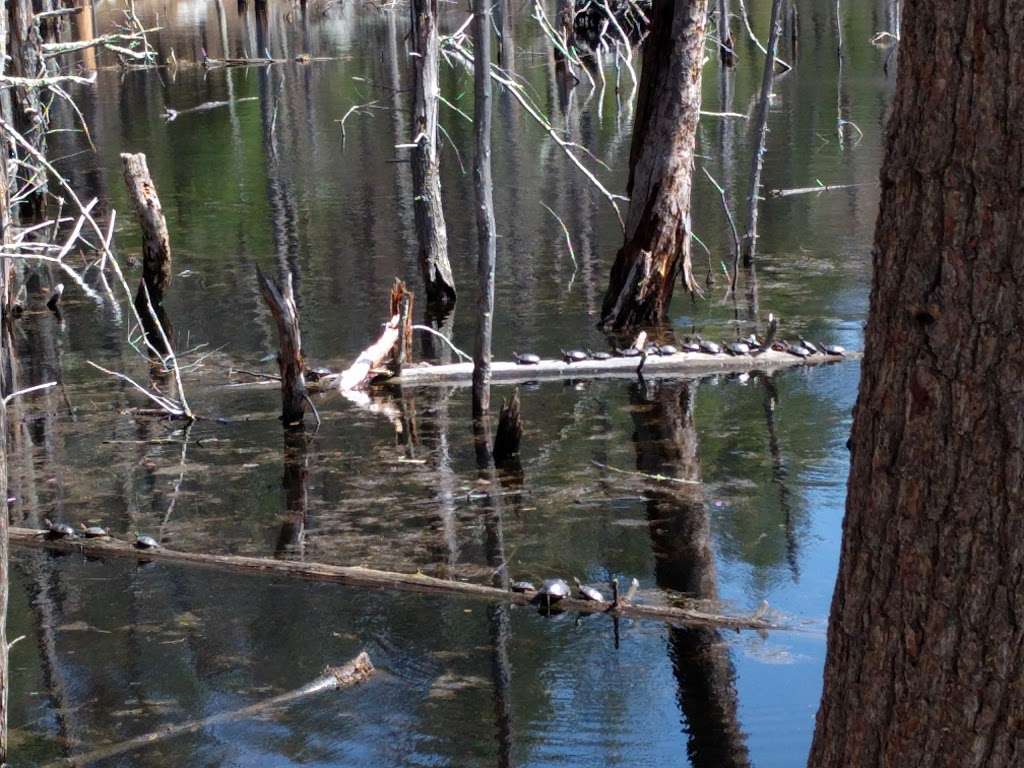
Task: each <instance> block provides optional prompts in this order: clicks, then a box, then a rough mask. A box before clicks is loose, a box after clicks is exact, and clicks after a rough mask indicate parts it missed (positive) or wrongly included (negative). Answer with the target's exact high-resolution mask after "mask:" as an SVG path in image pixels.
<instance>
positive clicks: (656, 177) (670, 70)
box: [601, 0, 707, 328]
mask: <svg viewBox="0 0 1024 768" xmlns="http://www.w3.org/2000/svg"><path fill="white" fill-rule="evenodd" d="M652 14H653V17H652V19H651V34H650V36H649V37H648V38H647V42H646V43H645V44H644V58H643V72H642V74H641V76H640V89H639V90H640V92H639V97H638V101H637V110H636V124H635V126H634V128H633V145H632V150H631V152H630V162H629V184H628V187H627V191H628V194H629V197H630V203H629V213H628V215H627V218H626V234H625V242H624V243H623V246H622V248H621V249H620V250H619V252H618V255H617V256H616V257H615V264H614V265H613V266H612V272H611V279H610V281H609V284H608V292H607V293H606V294H605V297H604V306H603V308H602V311H601V318H602V324H603V325H604V326H605V327H608V328H626V327H629V326H633V325H638V324H645V323H655V322H659V321H661V320H663V319H664V318H665V316H666V314H667V312H668V306H669V303H670V302H671V300H672V291H673V289H674V288H675V282H676V277H677V276H678V274H679V272H680V270H682V273H683V280H684V283H685V285H686V287H687V289H688V290H691V291H696V290H697V284H696V281H695V280H694V278H693V272H692V270H691V268H690V188H691V181H692V175H693V148H694V142H695V140H696V131H697V121H698V118H699V116H700V82H701V61H702V57H703V49H704V34H705V31H706V25H707V0H686V1H682V0H681V1H680V2H672V1H671V0H655V2H654V6H653V8H652Z"/></svg>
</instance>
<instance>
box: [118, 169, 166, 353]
mask: <svg viewBox="0 0 1024 768" xmlns="http://www.w3.org/2000/svg"><path fill="white" fill-rule="evenodd" d="M121 163H122V165H123V168H124V183H125V186H126V187H127V188H128V196H129V197H131V199H132V203H133V204H134V205H135V212H136V213H137V214H138V217H139V226H140V228H141V229H142V280H141V281H140V282H139V290H138V293H136V295H135V309H136V311H137V312H138V313H139V317H140V318H141V320H142V326H143V329H144V330H145V332H146V338H147V339H148V340H149V343H150V345H151V346H153V347H155V348H156V349H157V350H158V351H159V352H160V354H164V355H165V354H167V353H168V352H169V351H170V350H169V349H168V347H167V345H166V344H165V341H167V342H169V341H170V338H171V336H172V335H173V334H172V333H170V326H169V325H168V322H167V315H166V313H165V312H164V309H163V301H164V292H165V291H166V289H167V287H168V286H169V285H170V284H171V241H170V236H169V235H168V234H167V220H166V219H165V218H164V212H163V207H162V206H161V205H160V198H159V197H158V196H157V193H156V185H155V184H154V183H153V178H152V177H151V176H150V174H149V167H148V166H147V165H146V156H145V155H144V154H142V153H141V152H140V153H138V154H129V153H123V154H122V155H121ZM158 323H159V325H160V326H162V328H163V331H166V333H164V332H163V331H161V329H160V328H158V327H157V324H158Z"/></svg>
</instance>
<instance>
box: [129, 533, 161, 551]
mask: <svg viewBox="0 0 1024 768" xmlns="http://www.w3.org/2000/svg"><path fill="white" fill-rule="evenodd" d="M135 548H136V549H159V548H160V542H158V541H157V540H156V539H154V538H153V537H152V536H147V535H146V534H144V533H141V534H139V535H138V536H137V537H136V539H135Z"/></svg>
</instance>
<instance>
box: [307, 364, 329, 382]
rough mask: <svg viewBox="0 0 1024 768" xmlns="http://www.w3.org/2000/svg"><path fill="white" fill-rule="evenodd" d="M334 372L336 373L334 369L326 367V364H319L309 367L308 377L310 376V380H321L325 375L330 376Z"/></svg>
mask: <svg viewBox="0 0 1024 768" xmlns="http://www.w3.org/2000/svg"><path fill="white" fill-rule="evenodd" d="M332 373H334V371H332V370H331V369H330V368H325V367H324V366H322V365H320V366H317V367H316V368H307V369H306V378H308V379H309V380H310V381H320V379H322V378H324V377H325V376H330V375H331V374H332Z"/></svg>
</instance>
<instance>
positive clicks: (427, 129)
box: [409, 0, 455, 306]
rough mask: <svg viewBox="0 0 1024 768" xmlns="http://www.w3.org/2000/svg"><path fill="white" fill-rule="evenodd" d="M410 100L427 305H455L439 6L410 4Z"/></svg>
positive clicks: (418, 0)
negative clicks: (441, 121) (446, 206)
mask: <svg viewBox="0 0 1024 768" xmlns="http://www.w3.org/2000/svg"><path fill="white" fill-rule="evenodd" d="M410 10H411V12H412V29H411V31H410V33H409V41H410V44H411V46H412V55H411V59H412V71H413V99H412V143H413V144H415V145H416V148H415V149H414V150H413V152H412V193H413V211H414V213H415V216H416V237H417V238H418V240H419V261H420V269H421V270H422V272H423V280H424V283H425V284H426V292H427V303H428V304H439V305H441V306H451V305H452V304H454V303H455V278H453V277H452V268H451V265H450V264H449V263H448V234H447V232H446V230H445V225H444V210H443V209H442V207H441V170H440V165H439V162H438V157H437V155H438V152H437V132H438V129H437V108H438V102H439V98H438V97H439V95H440V85H439V83H438V33H437V0H412V3H410Z"/></svg>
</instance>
